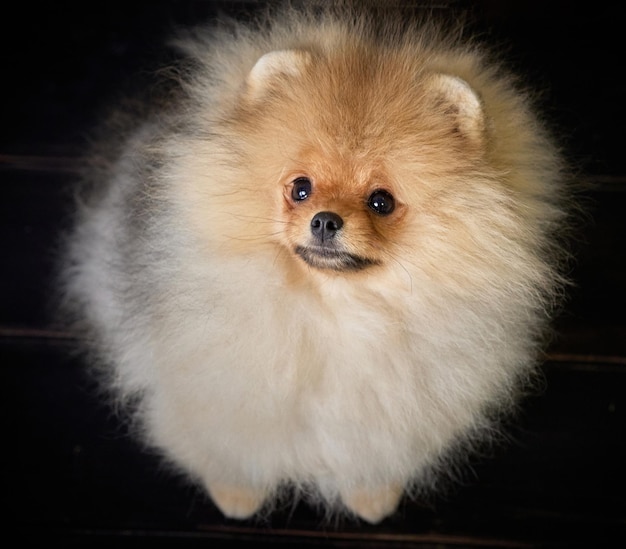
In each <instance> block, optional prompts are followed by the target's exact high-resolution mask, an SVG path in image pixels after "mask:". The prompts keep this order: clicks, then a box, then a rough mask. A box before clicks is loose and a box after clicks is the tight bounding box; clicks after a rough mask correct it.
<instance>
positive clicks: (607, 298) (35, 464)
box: [0, 0, 626, 548]
mask: <svg viewBox="0 0 626 549" xmlns="http://www.w3.org/2000/svg"><path fill="white" fill-rule="evenodd" d="M95 4H96V5H94V3H85V4H84V5H83V6H81V5H76V4H70V3H67V5H65V3H63V2H62V3H60V4H59V3H57V2H50V3H46V4H45V5H44V6H43V7H42V6H39V5H31V4H30V3H23V5H21V6H19V7H17V8H16V13H14V14H13V15H11V16H10V17H9V16H8V15H5V21H4V23H5V26H7V25H8V26H9V27H11V26H14V27H15V30H16V31H17V33H18V35H17V37H11V38H8V36H7V33H6V32H5V33H4V36H3V38H2V40H3V44H2V48H0V51H1V52H2V53H1V54H0V55H1V56H2V61H3V64H2V67H3V69H2V75H3V76H2V82H3V92H4V93H3V99H2V101H1V102H0V103H1V105H0V121H1V126H0V128H1V131H0V192H1V193H2V195H1V196H2V199H1V200H0V238H1V243H2V251H3V253H2V267H1V269H0V282H1V284H2V286H1V287H2V292H1V293H0V376H2V377H1V382H0V389H1V390H2V398H1V399H0V400H1V406H2V416H1V417H2V420H3V430H2V432H3V435H4V436H3V439H2V440H3V442H2V463H1V471H2V473H1V474H2V485H1V486H2V499H3V503H4V505H3V509H4V511H3V513H2V517H3V519H4V520H3V524H4V525H5V532H6V535H7V536H8V534H9V533H13V534H15V535H17V537H18V539H19V540H20V544H24V545H25V546H29V545H28V542H29V541H31V542H34V543H38V545H37V546H43V544H44V542H45V543H46V545H48V544H50V545H52V543H53V542H59V543H60V544H61V546H63V547H78V546H85V547H118V548H124V547H139V546H142V547H143V546H146V547H165V546H167V547H191V546H194V547H196V546H197V547H200V546H202V547H221V546H224V547H231V546H235V545H247V546H250V547H266V546H268V547H269V546H283V547H284V546H291V545H294V546H308V547H322V546H327V547H372V548H374V547H433V548H434V547H439V548H442V547H454V548H458V547H499V548H525V547H585V548H587V547H588V548H594V547H624V546H626V468H625V465H626V320H625V318H626V317H625V314H624V311H626V290H625V286H626V161H625V153H624V151H625V150H626V139H625V138H624V135H625V130H624V128H625V127H626V114H625V110H626V109H625V108H624V102H625V101H624V100H625V98H626V85H625V84H624V83H623V81H622V80H623V79H622V74H621V73H622V72H623V69H624V53H625V47H624V45H623V29H624V28H626V26H625V25H624V23H626V20H625V18H624V16H623V15H622V14H621V13H619V3H615V4H613V3H610V2H597V3H596V4H593V5H592V4H589V3H587V4H585V5H579V4H578V3H576V6H577V7H574V3H569V2H556V1H555V2H539V1H528V2H522V1H521V0H520V1H510V2H504V1H503V2H490V1H487V0H485V1H477V2H437V3H436V6H438V7H437V8H435V9H437V10H441V9H443V10H449V12H450V15H451V16H453V14H454V13H456V12H458V11H462V10H464V9H469V10H470V11H471V12H473V14H474V16H475V17H476V18H477V20H478V24H479V26H480V27H481V28H484V29H486V30H488V31H489V32H490V33H491V35H492V36H494V37H495V38H496V39H498V40H503V41H505V42H506V43H508V44H509V47H510V51H509V54H510V55H509V57H510V58H511V60H512V63H513V65H514V66H515V67H516V68H517V69H518V70H521V71H523V72H524V73H526V74H527V75H528V78H529V80H530V81H531V82H533V83H535V84H538V85H541V86H543V87H545V89H546V94H545V97H544V98H543V99H542V104H543V105H544V107H545V109H546V112H547V115H548V117H549V118H550V119H552V120H553V121H554V124H555V127H556V133H557V135H558V136H559V137H560V138H561V139H562V141H563V143H564V144H565V146H566V149H567V150H568V152H569V155H570V157H571V159H572V161H573V162H575V164H576V168H577V173H576V179H577V180H578V181H584V182H586V183H588V184H589V188H588V190H586V191H585V192H584V193H583V198H584V199H585V203H586V208H587V211H588V217H587V219H586V220H585V221H584V223H583V224H582V225H581V229H580V231H579V233H580V234H579V236H578V238H577V241H576V245H575V248H576V251H577V255H578V258H579V259H578V262H577V265H576V267H575V269H574V271H573V273H572V274H573V277H574V279H575V281H576V287H575V288H574V289H573V291H572V296H571V300H570V302H569V303H568V306H567V308H566V310H565V311H564V313H563V314H562V316H561V317H560V318H559V319H558V321H557V327H558V332H559V337H558V338H557V339H555V341H554V343H553V344H552V346H551V348H550V350H549V355H548V360H547V362H546V364H545V366H544V372H545V386H544V387H543V389H542V391H541V392H539V393H538V394H536V395H533V396H529V397H528V398H527V400H526V401H525V402H524V403H523V407H522V411H521V412H520V415H519V417H517V418H515V419H514V420H513V421H512V423H511V425H510V429H509V434H510V440H509V441H508V442H507V443H506V444H504V445H503V446H502V447H501V448H498V449H496V450H494V452H493V454H492V455H489V456H482V457H479V458H476V459H475V460H474V461H473V463H472V467H471V469H470V471H469V472H468V473H467V475H466V477H465V480H464V482H463V483H461V485H460V486H459V487H457V488H455V489H454V490H451V491H450V492H449V493H447V494H445V496H442V497H440V498H437V499H435V500H433V501H429V502H408V501H407V502H404V503H403V505H402V506H401V508H400V510H399V511H398V513H397V514H396V515H394V516H393V517H391V518H390V519H388V520H386V521H385V522H383V523H382V524H381V525H378V526H375V527H374V526H367V525H364V524H361V523H358V522H351V521H347V520H345V521H341V522H337V523H335V522H332V523H327V522H324V521H323V520H322V519H321V518H320V516H319V515H317V514H316V513H315V510H314V509H310V508H308V507H306V506H305V505H299V506H296V507H295V508H292V507H286V508H285V509H281V510H280V511H279V512H277V513H276V514H275V515H272V516H271V517H268V518H265V519H262V520H256V521H253V522H244V523H240V522H234V521H228V520H225V519H223V518H222V516H221V515H220V514H219V513H218V511H217V510H216V509H215V508H214V507H213V505H212V504H211V503H210V502H209V501H208V500H207V499H206V498H205V497H204V496H203V495H202V494H201V493H200V492H199V491H198V490H196V489H195V488H194V487H192V486H189V485H187V484H185V482H184V481H183V480H181V479H179V478H177V477H175V476H172V475H171V474H170V473H169V472H167V471H165V470H163V469H162V468H161V466H160V463H159V461H158V459H156V458H155V457H154V456H151V455H147V454H146V453H145V452H144V451H143V450H142V449H140V448H139V447H138V446H136V445H135V444H134V443H133V442H132V441H131V440H130V439H129V438H128V437H126V436H125V433H124V432H123V429H122V428H121V427H120V425H119V423H118V422H117V421H116V419H115V417H113V416H112V415H111V413H110V410H108V409H107V408H106V407H104V406H103V405H102V403H100V402H99V400H98V399H97V398H96V396H95V395H94V387H93V384H92V382H91V381H90V380H89V378H88V377H87V376H85V375H84V364H82V363H81V362H80V361H79V360H78V359H77V358H76V357H75V356H74V355H73V354H72V352H71V338H69V337H68V335H67V334H63V333H58V332H55V331H53V330H52V329H51V327H50V326H51V325H50V321H49V319H50V313H51V311H50V308H49V305H48V303H49V299H48V297H49V295H50V294H51V286H50V284H51V282H50V273H51V271H52V267H53V262H54V256H55V246H56V241H57V238H58V233H59V231H60V230H61V229H62V228H63V227H64V223H65V220H66V215H67V213H68V208H69V207H70V200H69V199H68V194H69V193H68V190H67V189H68V187H69V186H70V185H71V182H72V180H73V179H74V177H75V169H76V160H77V158H78V157H79V156H80V154H81V147H82V146H83V144H84V141H85V136H86V135H87V132H88V130H89V128H90V127H91V126H92V125H93V123H94V122H95V121H96V119H97V116H98V113H99V111H100V108H101V107H102V105H103V104H105V102H106V100H107V98H109V97H111V95H112V94H114V93H115V90H116V89H117V88H118V87H119V85H120V83H121V82H123V81H124V80H125V79H126V77H127V76H128V75H129V74H132V73H133V72H137V71H139V70H141V68H142V67H143V66H146V63H147V64H149V63H151V62H152V60H153V59H154V57H155V56H156V55H157V53H158V47H157V45H158V44H160V43H161V39H162V37H163V36H165V35H166V34H167V32H168V30H169V23H170V22H171V21H174V22H182V23H189V22H193V21H196V20H198V19H200V18H202V17H204V16H206V15H210V14H211V13H213V12H214V10H215V7H216V5H217V4H220V5H221V7H223V8H225V9H227V10H233V9H235V10H238V11H237V13H239V14H243V13H244V12H243V11H241V10H246V9H251V6H250V5H249V4H253V3H251V2H239V3H234V2H230V3H229V2H210V1H208V0H205V1H202V0H195V1H191V0H185V1H179V2H172V1H170V2H168V1H165V0H160V1H153V2H147V1H137V2H124V3H122V2H120V1H118V0H112V1H110V2H106V3H105V2H96V3H95ZM129 4H130V5H129ZM70 6H71V7H70Z"/></svg>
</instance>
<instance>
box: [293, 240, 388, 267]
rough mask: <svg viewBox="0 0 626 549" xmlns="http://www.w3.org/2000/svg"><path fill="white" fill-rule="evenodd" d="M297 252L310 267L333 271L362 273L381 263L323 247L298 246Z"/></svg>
mask: <svg viewBox="0 0 626 549" xmlns="http://www.w3.org/2000/svg"><path fill="white" fill-rule="evenodd" d="M295 252H296V254H297V255H299V256H300V257H301V258H302V259H303V260H304V261H305V262H306V263H307V264H308V265H310V266H311V267H315V268H317V269H325V270H333V271H360V270H363V269H366V268H367V267H371V266H373V265H378V264H379V262H378V261H376V260H374V259H370V258H368V257H363V256H360V255H356V254H352V253H350V252H346V251H343V250H337V249H332V248H328V247H323V246H296V248H295Z"/></svg>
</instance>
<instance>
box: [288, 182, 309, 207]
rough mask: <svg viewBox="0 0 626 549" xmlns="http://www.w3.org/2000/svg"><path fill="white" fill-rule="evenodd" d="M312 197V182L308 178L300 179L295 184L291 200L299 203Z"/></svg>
mask: <svg viewBox="0 0 626 549" xmlns="http://www.w3.org/2000/svg"><path fill="white" fill-rule="evenodd" d="M310 195H311V180H310V179H308V178H306V177H298V178H297V179H296V180H295V181H294V182H293V187H292V189H291V198H293V199H294V200H295V201H297V202H301V201H302V200H306V199H307V198H309V196H310Z"/></svg>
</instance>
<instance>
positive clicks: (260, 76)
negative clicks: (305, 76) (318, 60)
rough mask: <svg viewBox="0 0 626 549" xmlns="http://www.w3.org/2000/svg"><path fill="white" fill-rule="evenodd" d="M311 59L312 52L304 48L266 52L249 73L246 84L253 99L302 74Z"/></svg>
mask: <svg viewBox="0 0 626 549" xmlns="http://www.w3.org/2000/svg"><path fill="white" fill-rule="evenodd" d="M310 61H311V54H310V53H309V52H307V51H302V50H277V51H272V52H269V53H266V54H265V55H263V56H262V57H260V58H259V60H258V61H257V62H256V63H255V65H254V67H252V70H251V71H250V73H249V74H248V78H247V79H246V86H247V92H248V96H249V97H250V98H251V99H260V98H262V97H263V96H264V95H265V93H267V92H268V91H269V90H271V88H272V86H273V85H274V84H275V83H277V82H280V81H281V80H285V79H288V78H293V77H297V76H299V75H301V74H302V71H303V70H304V68H305V67H306V66H307V65H308V64H309V62H310Z"/></svg>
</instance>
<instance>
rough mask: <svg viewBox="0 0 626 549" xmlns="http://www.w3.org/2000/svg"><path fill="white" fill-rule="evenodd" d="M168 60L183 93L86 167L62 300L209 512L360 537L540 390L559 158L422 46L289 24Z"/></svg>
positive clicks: (241, 33)
mask: <svg viewBox="0 0 626 549" xmlns="http://www.w3.org/2000/svg"><path fill="white" fill-rule="evenodd" d="M458 34H460V33H458ZM178 45H179V46H180V48H182V50H183V51H184V53H185V55H186V61H185V62H183V63H182V65H181V67H180V68H179V69H178V70H177V73H176V74H177V78H178V80H179V82H178V84H179V88H180V89H178V90H177V91H173V92H171V93H170V95H168V96H167V98H166V99H165V100H164V101H161V102H160V103H159V104H158V105H157V106H156V107H155V108H153V109H152V110H147V111H146V113H145V114H144V115H137V116H135V115H132V116H131V117H130V118H131V123H130V124H124V125H125V126H126V130H125V131H124V134H123V135H122V134H121V133H120V132H117V133H116V131H115V130H110V133H109V135H108V137H107V138H106V139H105V141H104V143H105V144H104V146H103V147H102V148H101V150H102V151H105V152H104V153H102V154H100V153H98V154H96V155H95V156H94V158H95V160H94V162H93V166H92V169H91V171H90V172H89V173H88V175H87V176H86V178H85V179H86V180H87V181H88V183H89V184H88V185H87V187H88V188H89V189H90V191H89V192H88V193H84V194H83V195H82V196H81V199H80V202H79V204H80V208H79V212H78V219H77V222H76V227H75V229H74V230H73V232H72V233H71V235H70V236H69V238H68V252H67V257H66V259H65V269H64V287H65V294H66V301H67V303H68V304H69V306H70V309H71V310H72V311H73V315H74V316H75V317H76V318H78V319H79V320H80V321H81V322H83V324H84V327H85V329H86V335H87V339H88V341H90V342H91V343H92V349H94V350H95V353H94V355H93V356H94V357H95V360H96V362H97V363H98V364H99V366H100V369H101V370H102V371H104V372H106V374H105V377H106V383H107V385H108V387H110V388H111V389H112V393H113V394H114V395H115V398H116V399H117V401H118V403H125V404H128V408H127V409H128V410H129V413H128V415H129V417H131V418H132V419H133V420H134V421H133V424H134V425H137V426H139V429H138V432H140V434H141V436H142V438H143V440H144V441H145V442H146V443H147V444H149V445H151V446H152V447H154V448H157V449H159V450H160V452H161V453H162V454H163V455H164V457H165V458H166V459H167V461H169V462H171V463H172V464H174V465H175V466H176V467H177V468H178V469H180V470H181V471H183V472H185V473H186V474H187V475H189V476H190V477H191V478H193V479H194V480H195V481H197V482H199V483H201V484H202V485H203V486H204V487H205V488H206V490H207V492H208V494H209V495H210V497H211V498H212V500H213V501H214V503H215V504H216V505H217V506H218V507H219V509H220V510H221V511H222V512H223V514H224V515H226V516H228V517H233V518H246V517H250V516H252V515H254V514H255V513H257V512H258V511H260V510H261V509H268V506H271V503H272V501H276V498H277V497H279V494H280V493H281V490H282V489H283V488H284V487H289V490H290V493H294V494H296V495H298V494H299V495H307V496H312V497H313V498H314V500H313V501H314V502H315V503H320V502H321V503H322V504H325V508H326V509H329V510H330V511H331V512H336V511H339V512H342V511H343V512H348V513H350V514H352V515H353V516H357V517H360V518H361V519H364V520H365V521H369V522H372V523H375V522H378V521H380V520H382V519H383V518H384V517H386V516H388V515H389V514H391V513H393V512H394V510H395V509H396V508H397V505H398V503H399V501H400V499H401V497H402V496H403V494H405V493H408V494H409V495H413V496H415V495H416V494H421V493H422V490H427V489H428V488H429V487H432V486H433V485H434V484H435V482H436V480H437V479H438V478H439V477H440V475H441V474H442V473H443V474H445V472H446V470H447V469H448V468H449V467H450V466H451V465H454V464H457V463H458V459H459V458H463V457H464V456H465V455H466V454H467V452H468V451H469V450H471V449H472V448H473V447H474V446H475V444H476V443H477V442H480V441H484V440H485V438H486V437H489V436H490V433H491V432H492V430H493V429H494V428H495V425H497V421H498V418H499V417H501V415H502V414H503V413H506V412H508V411H510V410H511V409H512V407H513V406H514V405H515V402H516V399H517V398H518V395H519V393H520V389H521V388H524V387H525V386H526V385H525V384H527V383H528V382H529V380H530V379H531V378H532V373H533V370H536V364H537V361H538V358H539V356H540V354H541V348H542V345H543V343H544V340H545V337H544V336H545V334H546V330H547V327H548V324H549V320H550V316H551V314H552V313H553V309H554V304H555V303H556V302H557V301H558V297H559V295H560V294H561V290H562V287H563V280H562V277H561V275H560V270H561V269H560V258H561V257H562V252H561V248H562V247H561V245H560V244H559V239H558V238H557V235H558V234H559V232H560V229H561V227H562V225H563V220H564V215H565V214H564V212H565V208H564V207H563V204H564V195H565V192H564V185H563V184H562V182H561V181H562V166H561V164H562V162H561V159H560V157H559V155H558V153H557V150H556V147H555V146H554V145H553V143H552V141H551V139H550V137H549V136H548V134H547V133H546V131H545V130H544V129H543V126H542V124H541V123H540V120H539V119H538V118H537V116H536V115H535V114H534V113H533V109H532V108H531V106H530V101H529V99H528V96H527V94H525V93H523V92H521V91H520V90H519V89H518V87H517V85H516V84H515V83H514V80H513V79H512V78H511V77H510V76H509V75H508V73H507V72H506V71H504V70H503V69H502V68H501V67H500V66H499V64H498V63H495V62H494V61H493V60H492V59H491V58H490V56H489V55H488V54H485V53H484V52H483V51H482V50H481V48H480V47H478V46H476V44H473V43H469V44H468V43H466V42H462V41H460V40H459V39H458V37H455V33H449V32H445V31H443V30H441V28H438V26H437V25H434V24H428V23H425V24H424V23H409V22H406V21H402V20H401V18H393V20H391V21H389V20H383V19H382V18H378V17H373V16H371V15H368V14H367V13H357V12H355V11H353V10H351V9H341V8H329V9H322V10H317V11H316V10H310V11H308V10H305V9H303V10H298V9H294V8H288V9H286V10H284V11H283V12H277V13H274V15H273V16H272V17H271V18H269V20H267V21H264V22H263V23H262V24H259V23H247V24H243V23H236V22H229V23H227V24H223V25H222V26H218V27H217V28H212V29H210V30H207V29H204V30H195V31H192V32H191V33H189V34H188V35H186V37H185V38H183V39H181V40H179V42H178ZM494 422H495V424H494Z"/></svg>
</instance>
